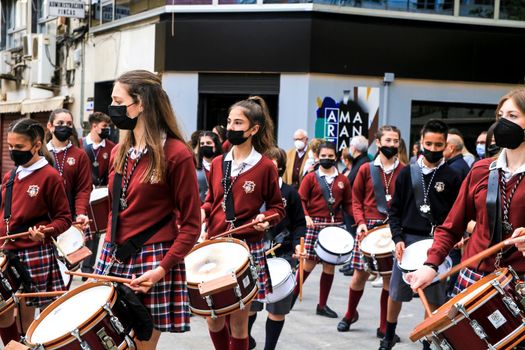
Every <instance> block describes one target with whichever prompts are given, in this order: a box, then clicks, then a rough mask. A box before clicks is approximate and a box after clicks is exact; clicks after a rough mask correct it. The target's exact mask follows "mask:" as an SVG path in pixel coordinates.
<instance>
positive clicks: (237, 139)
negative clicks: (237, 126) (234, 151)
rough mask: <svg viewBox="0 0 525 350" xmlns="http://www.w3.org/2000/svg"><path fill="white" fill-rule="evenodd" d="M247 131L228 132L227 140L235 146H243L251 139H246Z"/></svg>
mask: <svg viewBox="0 0 525 350" xmlns="http://www.w3.org/2000/svg"><path fill="white" fill-rule="evenodd" d="M246 131H248V130H246ZM246 131H243V130H226V138H227V139H228V141H230V143H231V144H232V145H234V146H238V145H242V144H243V143H245V142H246V140H248V138H249V137H244V133H245V132H246Z"/></svg>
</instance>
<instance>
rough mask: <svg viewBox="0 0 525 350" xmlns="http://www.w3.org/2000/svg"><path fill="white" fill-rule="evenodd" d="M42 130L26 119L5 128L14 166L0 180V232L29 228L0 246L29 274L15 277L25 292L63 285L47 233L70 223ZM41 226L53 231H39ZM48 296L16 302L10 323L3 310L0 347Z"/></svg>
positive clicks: (57, 231)
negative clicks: (0, 195) (26, 235)
mask: <svg viewBox="0 0 525 350" xmlns="http://www.w3.org/2000/svg"><path fill="white" fill-rule="evenodd" d="M44 134H45V132H44V128H43V127H42V125H40V124H39V123H38V122H37V121H36V120H33V119H29V118H23V119H18V120H16V121H14V122H13V123H12V124H11V125H10V126H9V129H8V131H7V145H8V147H9V154H10V157H11V159H12V160H13V162H14V163H15V166H16V168H15V169H14V170H13V171H11V172H8V173H7V174H5V176H4V179H3V181H2V197H1V199H2V200H1V203H2V205H1V207H0V208H1V213H2V221H1V222H0V236H7V235H12V234H15V233H20V232H24V231H29V232H30V236H29V238H19V239H16V240H5V241H3V242H2V243H3V244H2V246H1V249H2V250H3V251H4V254H5V255H6V257H7V259H8V263H9V265H10V266H14V267H17V266H19V268H20V269H21V270H22V271H24V270H25V271H27V272H28V273H29V279H21V281H22V282H23V286H24V290H25V291H26V292H34V291H36V292H48V291H61V290H65V289H66V286H65V285H64V283H63V281H62V277H61V274H60V271H59V267H58V264H57V260H56V258H55V253H54V248H53V244H52V243H51V241H50V238H49V236H55V237H56V236H57V235H59V234H60V233H62V232H64V231H66V230H67V229H68V228H69V226H70V225H71V214H70V212H69V204H68V202H67V200H66V198H67V197H66V191H65V188H64V182H63V180H62V178H61V177H60V175H59V174H58V172H57V171H56V170H55V169H53V167H52V166H51V165H49V163H48V160H47V159H46V157H45V156H48V157H49V153H48V152H47V150H46V146H45V144H44ZM49 159H50V160H51V158H49ZM51 161H52V160H51ZM46 227H48V228H52V229H53V232H52V233H50V234H44V231H43V230H44V228H46ZM17 270H18V268H17ZM18 272H19V275H20V276H23V273H20V270H18ZM13 292H16V291H13ZM53 299H54V298H31V299H28V301H27V303H20V304H19V310H18V313H17V314H18V316H17V322H16V323H15V312H14V309H12V310H6V311H5V312H3V314H2V315H1V316H0V337H1V338H2V342H3V343H4V345H7V343H8V342H9V341H10V340H16V341H18V340H20V334H23V333H25V331H26V330H27V328H28V327H29V325H30V324H31V322H33V320H34V315H35V309H36V308H38V307H44V306H45V305H47V304H48V303H49V302H51V301H52V300H53ZM17 323H18V324H19V325H20V326H21V328H20V329H18V328H17Z"/></svg>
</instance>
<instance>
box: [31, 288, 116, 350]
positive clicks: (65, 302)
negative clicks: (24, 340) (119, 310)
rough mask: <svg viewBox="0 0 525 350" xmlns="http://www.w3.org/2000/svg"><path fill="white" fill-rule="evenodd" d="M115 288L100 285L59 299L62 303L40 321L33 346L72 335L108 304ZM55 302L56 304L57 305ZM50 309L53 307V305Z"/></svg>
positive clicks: (34, 333) (33, 339) (32, 341)
mask: <svg viewBox="0 0 525 350" xmlns="http://www.w3.org/2000/svg"><path fill="white" fill-rule="evenodd" d="M112 290H113V288H112V287H111V286H109V285H98V286H94V287H91V288H88V289H86V290H84V291H82V292H80V293H78V294H75V295H73V296H71V297H70V298H68V297H67V296H65V297H63V298H62V299H58V300H57V301H56V302H61V303H60V304H59V305H57V306H56V307H55V308H54V309H52V311H51V312H50V313H49V314H47V315H46V316H45V317H44V318H43V319H41V320H40V322H39V324H38V325H37V327H36V328H35V330H34V331H33V334H31V337H30V339H29V342H30V343H31V344H44V343H47V342H49V341H52V340H54V339H57V338H60V337H61V336H63V335H66V334H69V333H71V332H72V331H73V330H75V329H76V328H78V327H79V326H81V325H82V324H83V323H84V322H86V321H87V320H88V319H89V318H91V317H92V316H94V315H96V314H97V312H98V310H99V309H100V308H101V307H102V306H104V304H106V303H107V302H108V300H109V299H110V297H111V292H112ZM56 302H55V303H56ZM49 307H53V304H51V305H50V306H49Z"/></svg>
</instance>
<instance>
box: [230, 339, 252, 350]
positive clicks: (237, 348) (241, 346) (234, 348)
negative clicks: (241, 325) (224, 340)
mask: <svg viewBox="0 0 525 350" xmlns="http://www.w3.org/2000/svg"><path fill="white" fill-rule="evenodd" d="M229 350H248V338H242V339H237V338H234V337H231V338H230V349H229Z"/></svg>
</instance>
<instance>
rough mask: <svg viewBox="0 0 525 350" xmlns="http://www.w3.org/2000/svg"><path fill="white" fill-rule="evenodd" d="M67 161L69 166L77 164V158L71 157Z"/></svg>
mask: <svg viewBox="0 0 525 350" xmlns="http://www.w3.org/2000/svg"><path fill="white" fill-rule="evenodd" d="M66 162H67V164H69V166H73V165H75V158H73V157H69V158H68V159H67V161H66Z"/></svg>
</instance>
